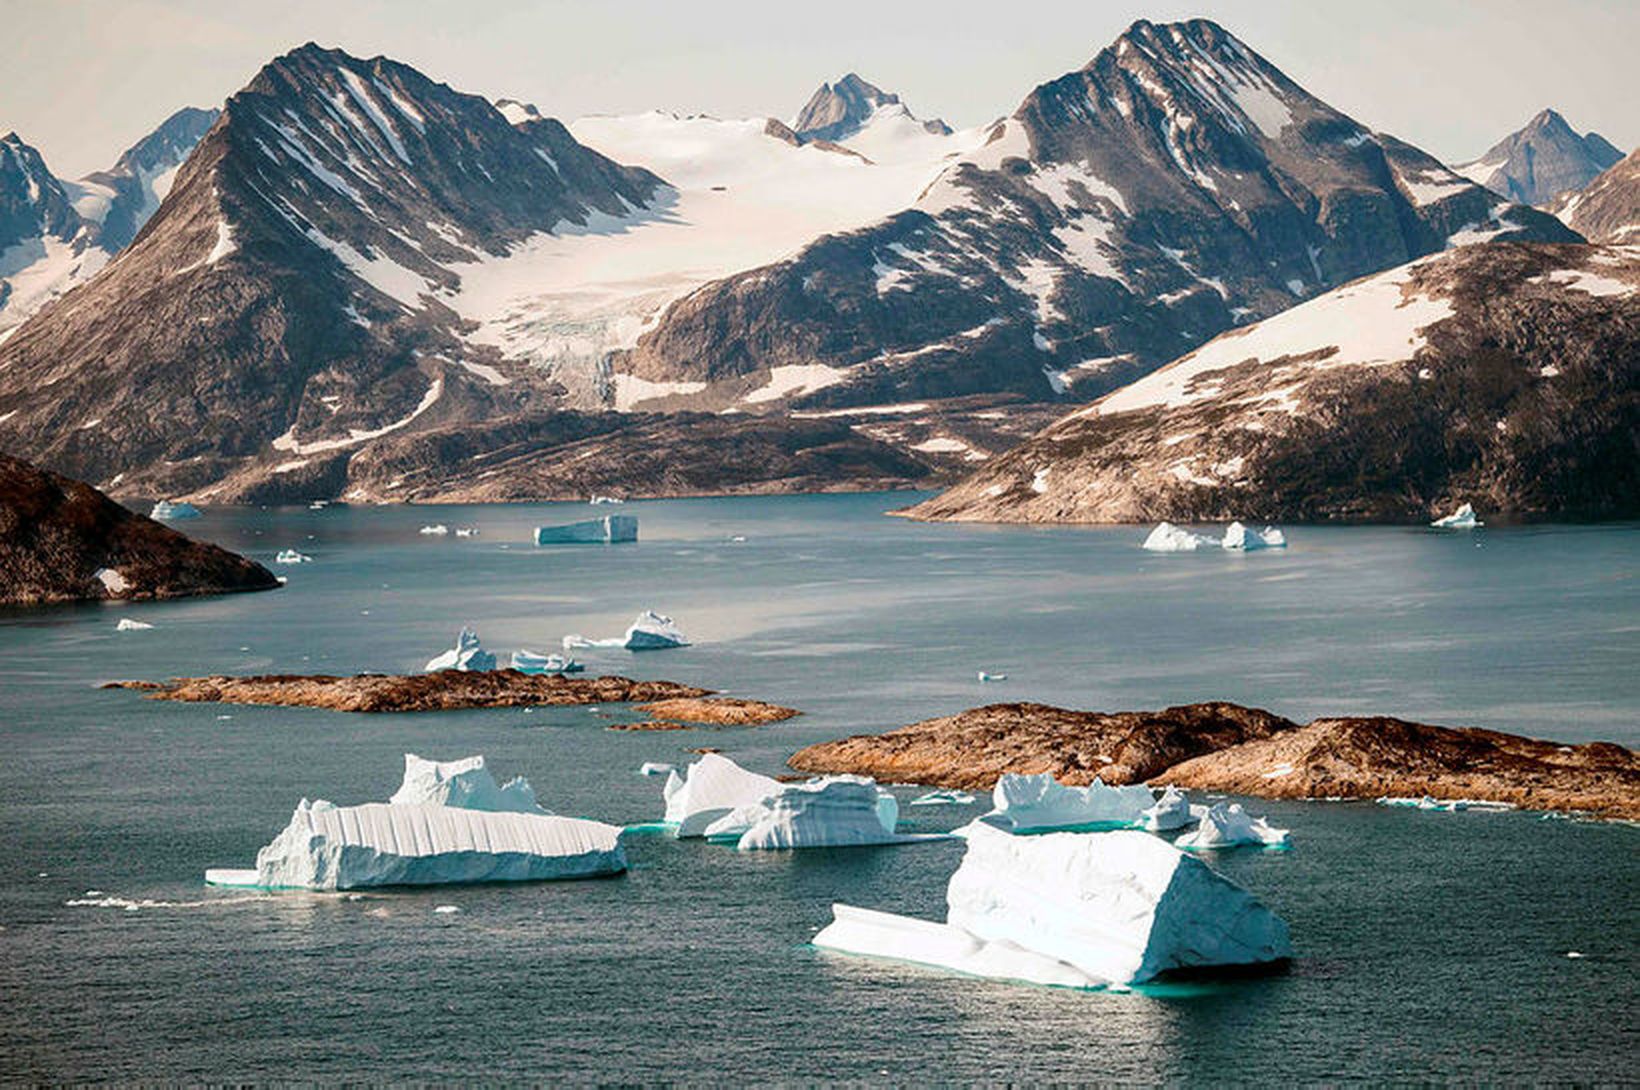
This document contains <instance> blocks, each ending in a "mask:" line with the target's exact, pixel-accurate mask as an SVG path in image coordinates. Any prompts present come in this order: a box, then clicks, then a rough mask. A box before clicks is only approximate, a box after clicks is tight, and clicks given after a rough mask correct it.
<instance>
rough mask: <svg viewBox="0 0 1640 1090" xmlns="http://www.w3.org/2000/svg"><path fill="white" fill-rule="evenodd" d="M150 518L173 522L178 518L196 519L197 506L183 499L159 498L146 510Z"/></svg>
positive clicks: (197, 514) (197, 515)
mask: <svg viewBox="0 0 1640 1090" xmlns="http://www.w3.org/2000/svg"><path fill="white" fill-rule="evenodd" d="M148 517H149V518H151V519H159V520H161V521H165V522H175V521H176V520H178V519H196V518H198V517H199V508H197V507H195V506H194V505H193V504H191V503H188V502H186V501H184V500H177V501H175V502H172V501H171V500H160V501H159V502H158V503H156V504H154V506H153V508H152V509H151V510H150V511H149V512H148Z"/></svg>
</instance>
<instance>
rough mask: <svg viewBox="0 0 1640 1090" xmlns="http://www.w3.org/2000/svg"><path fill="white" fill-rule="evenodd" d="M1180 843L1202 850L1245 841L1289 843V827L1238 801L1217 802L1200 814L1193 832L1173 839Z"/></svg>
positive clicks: (1228, 846)
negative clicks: (1250, 810) (1257, 814)
mask: <svg viewBox="0 0 1640 1090" xmlns="http://www.w3.org/2000/svg"><path fill="white" fill-rule="evenodd" d="M1173 843H1174V844H1175V845H1176V846H1177V847H1180V848H1190V849H1193V850H1197V851H1199V850H1202V849H1206V848H1234V847H1237V846H1239V845H1242V844H1264V845H1268V846H1270V847H1281V846H1284V845H1286V843H1287V830H1286V829H1277V828H1274V827H1272V826H1271V825H1270V823H1269V822H1267V821H1265V820H1264V819H1263V818H1255V817H1253V816H1252V815H1251V814H1249V813H1248V812H1247V811H1246V810H1243V809H1242V808H1241V803H1239V802H1230V803H1224V802H1216V803H1214V804H1213V805H1212V806H1211V807H1209V808H1208V810H1207V812H1206V813H1205V814H1202V815H1201V818H1200V823H1199V824H1198V825H1197V826H1196V829H1195V831H1194V832H1189V833H1186V834H1184V835H1183V836H1181V837H1180V838H1179V839H1177V840H1175V841H1174V842H1173Z"/></svg>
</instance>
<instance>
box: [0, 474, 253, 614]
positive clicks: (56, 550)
mask: <svg viewBox="0 0 1640 1090" xmlns="http://www.w3.org/2000/svg"><path fill="white" fill-rule="evenodd" d="M99 572H108V573H111V574H108V575H105V576H102V577H99V574H98V573H99ZM278 585H279V584H278V580H276V579H275V578H274V576H273V573H271V572H269V571H268V570H267V569H266V568H264V567H262V565H260V564H257V563H254V562H253V561H250V560H246V559H245V558H244V557H241V556H236V555H234V554H233V553H230V552H228V551H227V550H226V549H221V548H218V547H217V546H215V545H207V544H204V543H203V542H197V541H192V540H190V539H189V538H187V537H184V536H183V535H182V534H179V533H177V532H176V531H175V530H172V529H170V528H169V527H166V526H161V525H160V524H159V523H157V522H155V521H154V520H152V519H150V518H146V517H144V516H142V515H138V514H134V513H133V512H131V511H128V510H126V509H125V508H123V507H121V506H120V505H119V504H117V503H115V502H114V501H113V500H110V499H109V498H108V497H107V496H104V495H103V494H102V493H101V492H98V491H97V490H96V489H95V488H92V487H91V486H90V485H87V484H81V483H80V482H79V481H72V480H69V479H68V478H66V477H59V476H58V475H57V474H55V473H48V472H46V471H45V470H42V469H37V468H35V467H34V466H31V465H29V464H28V463H27V462H23V461H20V460H18V459H16V458H12V457H9V456H7V455H4V454H0V604H6V605H37V604H40V603H45V602H70V601H78V600H94V599H99V598H128V599H141V598H177V597H183V596H186V595H194V594H221V593H225V592H228V591H238V590H267V589H269V588H271V587H276V586H278Z"/></svg>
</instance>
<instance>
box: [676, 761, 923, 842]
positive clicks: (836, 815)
mask: <svg viewBox="0 0 1640 1090" xmlns="http://www.w3.org/2000/svg"><path fill="white" fill-rule="evenodd" d="M899 820H900V804H899V802H898V801H897V800H896V799H895V798H894V796H893V795H891V794H890V793H889V792H887V791H884V790H883V789H882V788H880V787H878V786H877V783H876V781H875V780H872V779H870V778H868V777H865V776H822V777H819V778H817V779H812V780H809V781H808V782H807V783H794V784H783V785H781V787H780V788H779V789H778V790H777V791H775V792H774V793H772V794H769V795H766V796H765V797H763V798H762V799H759V800H758V801H757V802H754V803H750V804H747V805H744V806H738V807H736V808H735V809H733V810H731V811H730V812H729V813H727V814H725V815H724V816H723V817H720V818H718V819H717V820H716V821H714V822H713V823H712V824H710V825H708V826H707V827H706V830H705V835H706V836H707V837H708V838H709V839H713V840H723V839H730V838H732V839H734V841H735V847H736V848H737V849H739V850H740V851H743V852H750V851H786V850H792V849H799V848H847V847H859V846H862V845H868V844H906V843H911V842H913V841H919V840H929V839H944V837H943V835H936V836H932V837H930V836H927V835H923V836H917V835H912V834H899V833H896V832H895V831H894V829H895V826H896V825H898V824H899Z"/></svg>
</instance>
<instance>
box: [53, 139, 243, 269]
mask: <svg viewBox="0 0 1640 1090" xmlns="http://www.w3.org/2000/svg"><path fill="white" fill-rule="evenodd" d="M221 113H222V111H221V110H201V109H198V108H196V107H193V106H189V107H185V108H183V109H181V110H178V111H177V112H176V113H174V114H172V115H171V116H170V117H168V118H166V119H165V122H164V123H163V124H162V125H160V127H159V128H157V129H155V130H154V131H153V132H151V133H149V134H148V135H147V136H145V137H143V138H142V139H141V140H139V141H138V142H137V143H135V144H133V145H132V146H131V147H130V148H128V149H126V151H125V154H123V155H121V156H120V157H119V160H118V161H117V162H115V164H114V166H113V168H112V169H110V170H104V171H98V172H97V173H96V174H88V175H86V177H84V178H82V179H81V180H80V188H81V189H85V188H86V187H93V186H94V187H102V188H106V189H107V190H108V191H109V193H110V196H109V197H108V206H107V210H106V211H105V212H104V213H103V214H102V219H101V222H100V225H99V230H98V232H97V244H98V245H99V246H101V247H102V248H103V249H104V250H107V251H108V252H109V253H111V254H113V253H118V252H119V251H121V250H123V249H125V247H126V246H128V245H130V244H131V240H132V239H134V238H136V237H137V232H138V231H140V230H142V227H143V225H144V224H145V223H147V222H148V218H149V217H150V216H152V215H153V214H154V212H155V211H156V210H158V208H159V203H160V200H161V199H163V197H164V194H163V193H160V192H158V191H157V189H156V187H155V181H156V179H158V178H160V177H162V176H164V175H165V174H166V173H167V172H169V171H174V170H176V169H177V168H178V167H180V166H181V165H182V163H183V161H184V160H185V159H187V158H188V155H189V154H190V153H191V152H192V151H193V150H194V147H195V146H196V145H197V144H198V143H199V141H200V140H201V139H202V138H203V137H204V135H205V134H206V133H207V132H208V131H210V128H211V126H212V125H214V124H216V119H217V117H218V116H220V115H221ZM167 191H168V190H167Z"/></svg>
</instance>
